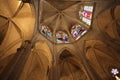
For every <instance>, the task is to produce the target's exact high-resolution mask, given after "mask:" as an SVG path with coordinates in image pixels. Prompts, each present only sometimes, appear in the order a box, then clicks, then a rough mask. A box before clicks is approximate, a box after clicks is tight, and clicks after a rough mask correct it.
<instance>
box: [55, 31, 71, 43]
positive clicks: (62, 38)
mask: <svg viewBox="0 0 120 80" xmlns="http://www.w3.org/2000/svg"><path fill="white" fill-rule="evenodd" d="M56 39H57V43H69V38H68V35H67V34H66V33H65V32H63V31H58V32H57V33H56Z"/></svg>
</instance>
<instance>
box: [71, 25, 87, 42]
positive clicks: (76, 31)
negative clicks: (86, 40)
mask: <svg viewBox="0 0 120 80" xmlns="http://www.w3.org/2000/svg"><path fill="white" fill-rule="evenodd" d="M86 32H87V30H85V29H84V28H83V27H81V26H80V25H74V26H73V27H72V28H71V34H72V36H73V38H74V39H76V40H78V39H79V38H80V37H81V36H82V35H84V34H85V33H86Z"/></svg>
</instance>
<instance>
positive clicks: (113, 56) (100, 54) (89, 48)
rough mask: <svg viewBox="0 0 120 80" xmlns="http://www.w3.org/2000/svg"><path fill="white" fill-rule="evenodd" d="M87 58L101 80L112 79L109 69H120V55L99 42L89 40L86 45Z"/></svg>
mask: <svg viewBox="0 0 120 80" xmlns="http://www.w3.org/2000/svg"><path fill="white" fill-rule="evenodd" d="M85 46H86V57H87V59H88V61H89V63H90V65H91V66H92V67H93V69H94V70H95V71H96V73H97V74H99V75H100V77H101V79H108V78H111V77H110V76H111V75H110V71H109V67H110V66H116V67H120V64H119V62H120V59H119V58H118V55H119V53H117V52H116V51H114V50H113V49H111V48H110V47H109V46H107V45H105V44H104V43H103V42H101V41H99V40H88V41H86V43H85Z"/></svg>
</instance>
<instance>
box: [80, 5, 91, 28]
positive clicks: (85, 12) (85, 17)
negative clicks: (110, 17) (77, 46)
mask: <svg viewBox="0 0 120 80" xmlns="http://www.w3.org/2000/svg"><path fill="white" fill-rule="evenodd" d="M92 14H93V6H81V8H80V10H79V17H80V20H81V21H83V22H84V23H85V24H87V25H89V26H90V25H91V19H92Z"/></svg>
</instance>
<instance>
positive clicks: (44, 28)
mask: <svg viewBox="0 0 120 80" xmlns="http://www.w3.org/2000/svg"><path fill="white" fill-rule="evenodd" d="M41 33H42V34H43V35H45V36H46V37H48V38H52V32H51V30H50V29H49V27H48V26H46V25H42V26H41Z"/></svg>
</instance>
